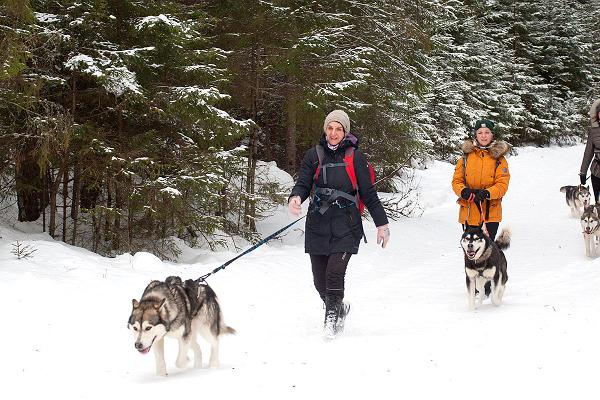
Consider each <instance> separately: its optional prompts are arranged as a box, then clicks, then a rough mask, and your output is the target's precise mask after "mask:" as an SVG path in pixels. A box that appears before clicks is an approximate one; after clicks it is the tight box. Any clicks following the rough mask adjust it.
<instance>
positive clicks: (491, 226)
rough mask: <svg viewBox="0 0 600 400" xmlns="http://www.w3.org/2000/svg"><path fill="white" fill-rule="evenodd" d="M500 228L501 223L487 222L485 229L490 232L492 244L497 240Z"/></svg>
mask: <svg viewBox="0 0 600 400" xmlns="http://www.w3.org/2000/svg"><path fill="white" fill-rule="evenodd" d="M499 226H500V222H486V223H485V227H486V228H487V231H488V236H489V238H490V239H492V242H493V241H494V240H496V233H498V227H499Z"/></svg>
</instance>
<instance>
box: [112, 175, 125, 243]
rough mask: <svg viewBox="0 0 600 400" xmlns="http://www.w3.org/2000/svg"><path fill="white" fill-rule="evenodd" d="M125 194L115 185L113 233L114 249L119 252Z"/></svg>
mask: <svg viewBox="0 0 600 400" xmlns="http://www.w3.org/2000/svg"><path fill="white" fill-rule="evenodd" d="M122 197H123V194H122V193H121V189H120V188H119V185H118V184H115V209H114V213H113V214H114V224H113V231H112V248H113V250H119V248H120V247H121V211H122V208H123V201H122Z"/></svg>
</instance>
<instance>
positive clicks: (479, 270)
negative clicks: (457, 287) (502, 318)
mask: <svg viewBox="0 0 600 400" xmlns="http://www.w3.org/2000/svg"><path fill="white" fill-rule="evenodd" d="M460 245H461V247H462V249H463V252H464V255H465V274H466V279H467V292H468V296H469V309H470V310H474V309H475V289H477V290H478V291H479V301H478V304H477V307H479V306H480V305H481V303H482V302H483V298H484V297H485V296H484V291H485V286H486V285H491V291H490V293H491V300H492V303H493V304H494V305H497V306H498V305H500V304H501V303H502V296H503V295H504V288H505V287H506V281H507V280H508V275H507V269H506V268H507V265H506V257H505V256H504V253H503V252H502V249H506V248H508V247H509V246H510V230H508V229H503V230H502V232H500V235H499V236H498V238H497V239H496V241H492V240H491V239H490V238H489V237H488V236H487V235H486V234H485V233H483V230H482V229H481V226H469V227H467V229H466V230H465V231H464V232H463V235H462V238H461V241H460Z"/></svg>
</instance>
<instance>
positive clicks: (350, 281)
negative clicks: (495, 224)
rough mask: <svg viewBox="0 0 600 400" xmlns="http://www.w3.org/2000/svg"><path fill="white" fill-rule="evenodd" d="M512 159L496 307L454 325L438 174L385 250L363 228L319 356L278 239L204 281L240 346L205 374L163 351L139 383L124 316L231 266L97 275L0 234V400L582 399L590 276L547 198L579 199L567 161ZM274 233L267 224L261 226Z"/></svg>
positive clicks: (598, 281)
mask: <svg viewBox="0 0 600 400" xmlns="http://www.w3.org/2000/svg"><path fill="white" fill-rule="evenodd" d="M518 150H519V152H518V155H517V156H513V157H511V158H510V159H509V165H510V171H511V183H510V189H509V192H508V194H507V196H506V198H505V200H504V204H503V209H504V221H503V223H502V224H501V228H502V227H503V226H506V225H510V226H511V228H512V231H513V244H512V246H511V248H510V249H508V250H507V251H506V256H507V259H508V273H509V281H508V284H507V289H506V293H505V298H504V300H505V302H504V304H503V305H502V306H500V307H494V306H492V305H491V304H490V303H489V301H486V302H484V304H483V306H482V307H481V308H480V309H478V310H477V311H475V312H470V311H468V309H467V296H466V289H465V282H464V272H463V266H462V265H463V261H462V253H461V250H460V248H459V237H460V233H461V230H460V226H459V224H458V222H457V213H458V210H457V205H456V204H454V201H455V199H456V197H455V195H454V193H452V191H451V188H450V181H451V176H452V172H453V166H452V165H449V164H446V163H441V162H436V163H434V165H432V166H431V167H430V168H428V169H427V170H424V171H417V172H418V174H419V175H420V177H421V190H422V204H423V205H424V207H425V212H424V213H423V215H422V216H421V217H420V218H413V219H403V220H400V221H396V222H392V224H391V232H392V238H391V241H390V243H389V246H388V248H387V249H385V250H382V249H381V248H378V247H377V246H376V245H375V228H374V227H373V226H372V224H371V223H370V222H367V223H366V225H365V227H366V229H367V238H368V240H369V243H368V244H366V245H365V244H364V243H363V244H362V245H361V250H360V253H359V254H358V255H357V256H354V257H353V258H352V259H351V261H350V267H349V270H348V274H347V280H346V297H347V299H349V300H350V301H351V302H352V311H351V314H350V315H349V317H348V320H347V324H346V332H345V334H344V336H343V337H340V338H338V339H337V340H336V341H334V342H324V341H323V340H322V339H321V333H320V332H321V325H322V314H323V310H322V304H321V302H320V300H319V299H318V296H317V295H316V293H315V291H314V289H313V287H312V276H311V273H310V267H309V260H308V256H307V255H305V254H304V252H303V248H302V242H301V239H298V238H296V239H294V237H295V235H296V236H297V234H296V233H292V234H290V235H289V236H288V237H286V239H285V240H284V243H275V244H269V245H267V246H263V247H261V248H259V249H258V250H256V251H254V252H252V253H251V254H249V255H248V256H245V257H243V258H242V259H240V260H239V261H236V263H234V264H232V265H231V266H229V267H228V268H227V270H225V271H222V272H219V273H218V274H215V275H214V276H212V277H211V278H210V279H209V283H210V284H211V286H212V287H213V288H214V289H215V291H216V292H217V294H218V295H219V297H220V300H221V304H222V306H223V310H224V313H225V319H226V322H227V323H228V324H229V325H231V326H233V327H234V328H236V329H237V330H238V332H239V333H238V335H236V336H231V337H225V338H224V339H223V340H222V346H221V367H220V368H218V369H215V370H209V369H202V370H193V369H191V368H187V369H183V370H177V369H176V368H175V366H174V358H175V354H176V349H175V343H174V342H173V341H171V342H173V343H169V342H167V345H166V355H167V357H166V358H167V370H168V371H169V377H168V378H157V377H155V376H154V375H153V373H154V360H153V355H152V354H150V355H147V356H141V355H139V354H137V352H135V350H134V348H133V340H132V337H131V334H130V333H129V331H127V329H126V322H127V317H128V315H129V312H130V307H131V299H132V298H133V297H135V298H139V296H140V295H141V292H142V290H143V288H144V287H145V285H146V284H147V283H148V282H149V281H150V280H151V279H163V278H164V277H166V276H168V275H173V274H176V275H181V276H184V277H197V276H199V275H201V274H203V273H205V272H208V271H210V270H212V269H213V268H214V267H216V266H218V265H220V263H222V262H224V261H226V260H227V259H229V258H230V257H232V255H233V253H231V252H222V253H214V254H206V253H200V252H199V253H198V254H191V255H189V259H194V260H203V262H196V263H194V264H178V265H175V264H169V263H162V262H160V260H158V259H156V258H155V257H153V256H151V255H149V254H145V253H138V254H136V255H135V256H134V257H131V256H128V255H124V256H120V257H118V258H116V259H105V258H102V257H99V256H96V255H94V254H91V253H89V252H87V251H84V250H81V249H77V248H73V247H70V246H67V245H61V244H60V243H58V242H52V241H47V237H45V236H43V235H39V234H38V235H26V234H22V233H18V232H16V231H15V230H12V229H9V228H8V227H0V235H1V236H2V239H0V265H1V267H0V288H2V290H3V293H4V296H5V298H6V299H7V300H8V302H5V303H4V304H7V305H8V307H5V310H4V313H3V315H4V318H3V321H4V322H3V326H4V329H2V339H3V342H4V343H5V344H8V346H6V347H7V348H6V349H5V351H4V357H3V359H4V362H3V363H2V365H1V366H0V374H1V376H3V377H4V378H5V379H3V381H5V382H6V384H5V389H4V390H5V391H6V392H7V393H8V392H9V391H10V390H12V391H18V393H20V394H22V396H21V395H19V396H18V398H34V397H39V396H48V395H50V396H52V397H54V396H58V395H61V396H63V398H67V399H105V398H106V397H108V396H119V398H126V397H129V396H136V397H147V396H153V397H159V396H173V395H175V396H180V395H185V396H189V395H198V396H205V395H207V394H208V395H209V396H210V395H221V396H225V398H234V397H241V396H248V395H250V396H252V397H255V396H256V397H257V396H258V395H260V397H261V398H263V399H280V398H282V397H283V398H306V397H308V396H310V397H311V398H322V397H325V396H333V395H335V396H340V397H349V398H359V397H364V396H369V397H372V396H373V395H387V396H394V397H403V396H404V397H408V398H411V399H415V398H417V399H421V398H422V399H427V398H433V397H439V396H444V397H445V398H459V397H461V398H463V397H467V396H484V397H486V398H492V399H496V398H498V399H499V398H506V397H507V396H517V397H518V398H523V397H525V396H535V398H539V397H542V396H544V397H547V398H564V397H565V396H569V397H573V396H576V395H579V396H583V397H584V398H590V397H591V396H592V394H593V393H595V392H596V390H595V385H594V382H595V379H594V378H595V376H594V375H595V372H596V371H595V368H594V367H595V365H596V360H598V359H599V358H600V351H599V349H598V346H597V345H596V343H597V340H596V337H597V336H598V332H599V330H600V319H599V317H598V312H597V311H598V304H599V302H600V294H599V293H598V289H597V288H598V287H600V271H598V268H600V265H599V262H600V260H590V259H587V258H586V257H585V255H584V249H583V240H582V238H581V233H580V227H579V222H578V220H577V219H574V218H571V217H570V216H569V210H568V207H567V206H566V204H565V202H564V195H563V194H562V193H560V192H559V191H558V190H559V188H560V186H563V185H566V184H575V183H576V182H577V179H578V177H577V172H578V167H579V163H580V160H581V155H582V152H583V147H582V146H576V147H570V148H546V149H537V148H521V149H518ZM286 221H288V222H289V221H290V219H289V217H287V216H285V215H279V216H278V217H274V218H273V220H272V221H270V222H269V226H275V227H278V226H283V225H285V223H287V222H286ZM16 239H20V240H26V241H28V242H29V241H34V240H35V242H34V243H35V245H36V246H37V247H38V252H37V253H36V255H35V257H34V258H33V259H31V260H21V261H17V260H14V257H13V256H12V255H11V254H10V249H11V243H12V241H14V240H16ZM44 240H46V241H44ZM207 353H208V351H205V359H207V357H208V354H207Z"/></svg>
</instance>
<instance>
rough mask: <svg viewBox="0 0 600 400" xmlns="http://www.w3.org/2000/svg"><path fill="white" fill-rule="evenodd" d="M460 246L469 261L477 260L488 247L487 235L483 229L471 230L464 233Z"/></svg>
mask: <svg viewBox="0 0 600 400" xmlns="http://www.w3.org/2000/svg"><path fill="white" fill-rule="evenodd" d="M460 245H461V247H462V248H463V251H464V252H465V255H466V256H467V258H468V259H469V260H471V261H473V260H477V259H479V257H481V255H482V254H483V253H484V252H485V249H486V247H487V241H486V237H485V234H484V233H483V231H482V230H481V229H471V228H469V229H467V230H466V231H465V233H463V235H462V239H461V241H460Z"/></svg>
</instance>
